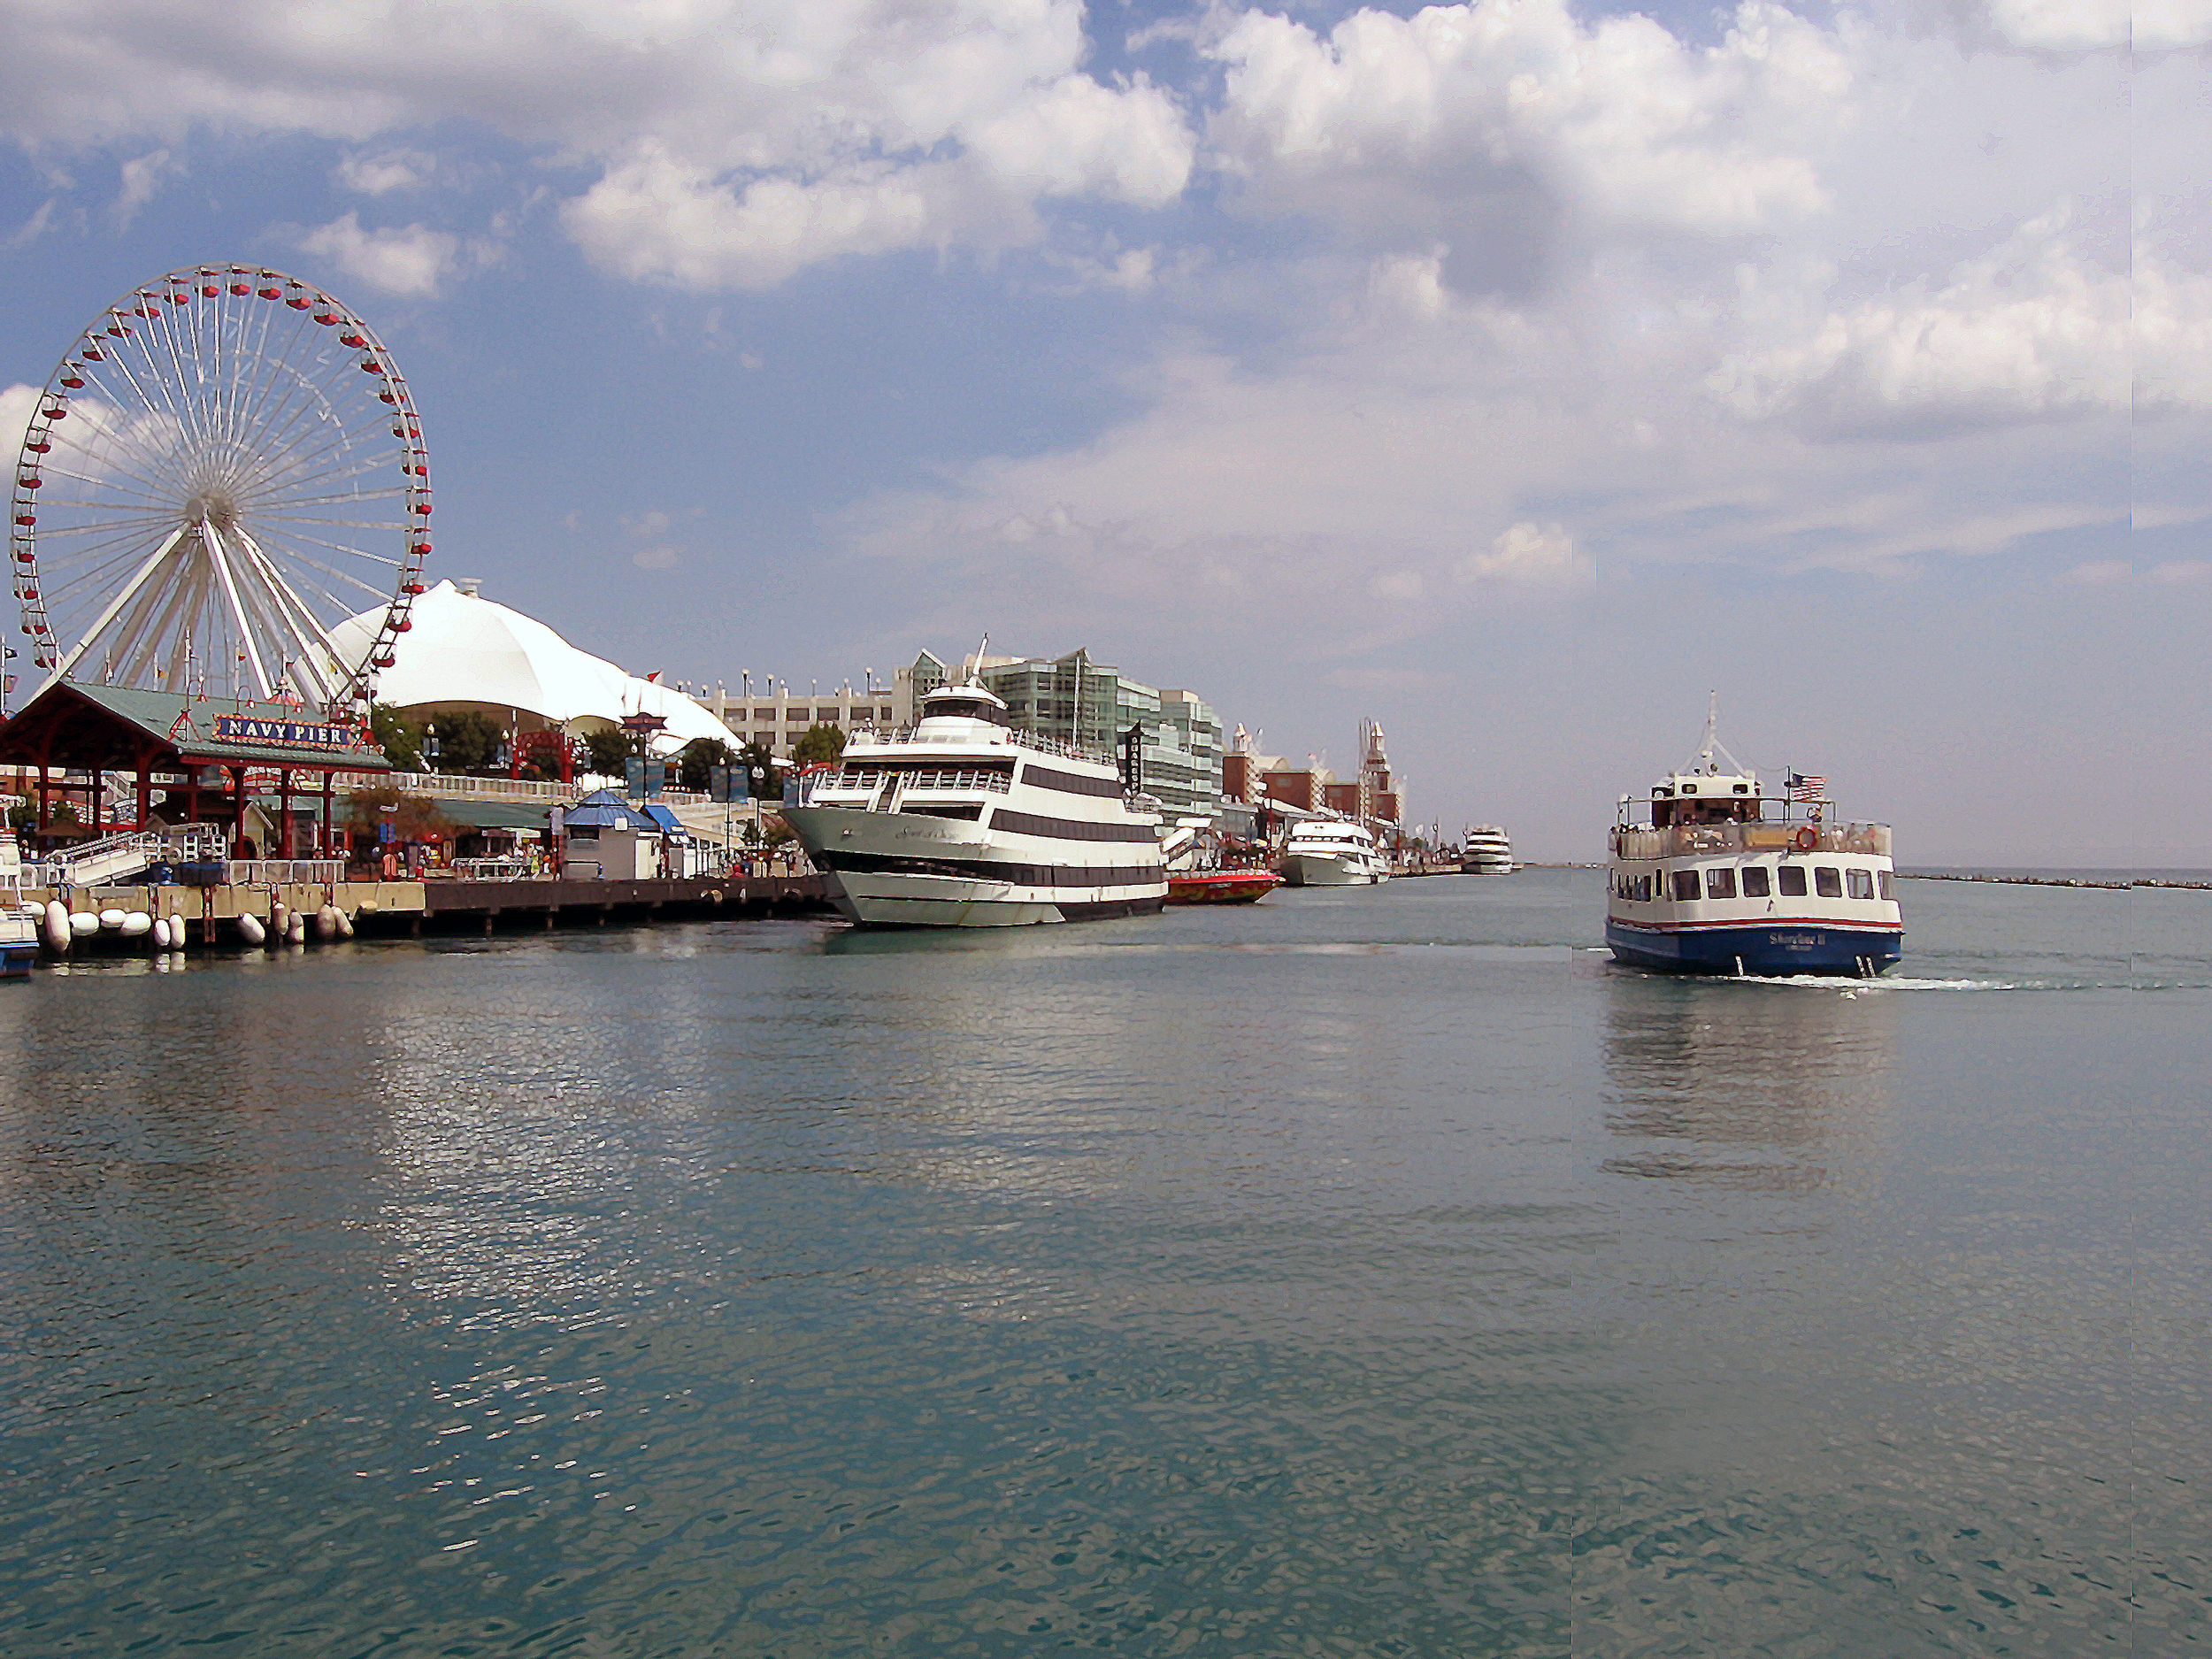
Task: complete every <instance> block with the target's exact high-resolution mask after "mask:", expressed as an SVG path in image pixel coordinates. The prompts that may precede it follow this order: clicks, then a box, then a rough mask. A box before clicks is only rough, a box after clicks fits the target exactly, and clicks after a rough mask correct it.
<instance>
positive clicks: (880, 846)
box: [783, 684, 1167, 927]
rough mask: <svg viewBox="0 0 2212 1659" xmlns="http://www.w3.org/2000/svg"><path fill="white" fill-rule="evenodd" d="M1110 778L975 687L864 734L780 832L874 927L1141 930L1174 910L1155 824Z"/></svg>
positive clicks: (852, 914)
mask: <svg viewBox="0 0 2212 1659" xmlns="http://www.w3.org/2000/svg"><path fill="white" fill-rule="evenodd" d="M1128 796H1129V792H1128V790H1127V788H1126V787H1125V783H1124V780H1123V779H1122V776H1121V774H1120V772H1119V770H1118V768H1117V767H1116V766H1115V764H1113V762H1111V761H1110V760H1107V759H1104V758H1102V757H1099V756H1096V755H1094V754H1091V753H1089V752H1088V751H1087V750H1083V749H1075V748H1072V747H1071V746H1070V745H1068V744H1065V743H1061V742H1056V741H1054V740H1052V739H1050V738H1046V737H1039V736H1035V735H1033V734H1032V733H1027V732H1016V731H1012V730H1010V729H1009V727H1008V726H1007V725H1006V704H1005V703H1002V702H1001V701H1000V700H999V699H998V698H997V697H996V696H995V695H993V694H992V693H991V692H989V691H988V690H987V689H985V688H984V687H981V686H979V685H972V684H971V685H962V686H946V687H941V688H940V689H938V690H936V691H933V692H931V693H929V694H928V695H926V696H925V697H924V698H923V699H922V715H921V718H920V719H919V720H918V722H916V724H915V726H914V727H913V729H912V730H911V731H909V732H900V733H856V734H855V735H854V736H853V737H852V739H851V740H850V741H848V742H847V744H846V745H845V753H844V757H843V759H842V762H841V764H839V765H838V766H836V767H835V768H833V769H832V768H825V769H824V770H822V771H820V772H813V773H810V774H809V775H808V777H807V778H806V779H805V780H803V792H802V797H801V800H800V803H799V804H797V805H795V806H787V807H786V808H785V809H784V814H783V815H784V818H785V819H786V820H787V822H788V823H789V824H790V826H791V828H792V831H793V833H795V834H796V835H797V836H798V838H799V841H800V844H801V845H802V846H803V847H804V848H805V849H806V852H807V856H808V857H809V858H810V859H812V860H813V861H814V865H815V867H816V868H817V869H818V870H819V871H821V872H822V879H823V884H824V886H825V887H826V889H827V892H828V895H829V898H830V901H831V902H832V903H833V904H835V905H836V906H837V908H838V910H841V912H843V914H844V915H845V916H846V917H847V918H849V919H850V920H852V921H854V922H856V923H859V924H861V925H863V926H874V927H1007V926H1021V925H1023V924H1026V923H1035V922H1074V921H1089V920H1094V919H1097V918H1102V917H1109V916H1133V915H1141V914H1146V913H1149V912H1152V911H1156V910H1159V909H1160V907H1161V905H1162V904H1163V903H1164V902H1165V899H1166V896H1167V879H1166V874H1165V872H1164V869H1163V867H1162V862H1161V857H1160V846H1159V839H1158V837H1159V817H1158V815H1157V814H1156V813H1152V812H1145V811H1141V810H1137V809H1136V808H1135V807H1134V806H1133V804H1132V803H1131V801H1130V799H1129V798H1128Z"/></svg>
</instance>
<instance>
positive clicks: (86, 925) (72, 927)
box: [69, 910, 100, 939]
mask: <svg viewBox="0 0 2212 1659" xmlns="http://www.w3.org/2000/svg"><path fill="white" fill-rule="evenodd" d="M69 931H70V932H71V933H74V934H75V935H76V936H77V937H78V938H79V939H88V938H89V937H91V936H92V935H93V934H94V933H98V932H99V931H100V918H98V917H96V916H95V915H94V914H93V913H92V912H91V911H90V910H73V911H71V912H70V915H69Z"/></svg>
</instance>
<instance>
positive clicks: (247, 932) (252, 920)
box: [238, 910, 269, 945]
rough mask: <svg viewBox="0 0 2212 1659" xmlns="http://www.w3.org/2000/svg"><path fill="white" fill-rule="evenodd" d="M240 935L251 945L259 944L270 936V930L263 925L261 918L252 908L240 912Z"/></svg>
mask: <svg viewBox="0 0 2212 1659" xmlns="http://www.w3.org/2000/svg"><path fill="white" fill-rule="evenodd" d="M238 936H239V938H241V939H242V940H244V941H246V942H247V943H248V944H250V945H257V944H259V943H260V942H261V941H263V940H265V939H266V938H267V937H268V936H269V930H268V929H267V928H265V927H264V926H262V925H261V918H259V917H258V916H256V915H254V914H253V913H252V912H251V911H250V910H241V911H240V912H239V914H238Z"/></svg>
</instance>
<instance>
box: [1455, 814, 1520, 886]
mask: <svg viewBox="0 0 2212 1659" xmlns="http://www.w3.org/2000/svg"><path fill="white" fill-rule="evenodd" d="M1460 847H1461V856H1460V860H1459V872H1460V874H1462V875H1466V876H1509V875H1511V874H1512V873H1513V843H1512V841H1510V840H1509V839H1508V837H1507V835H1506V833H1505V832H1504V831H1503V830H1502V829H1501V828H1499V827H1498V826H1496V825H1495V824H1471V825H1469V826H1467V833H1466V834H1465V835H1464V836H1463V837H1462V838H1461V842H1460Z"/></svg>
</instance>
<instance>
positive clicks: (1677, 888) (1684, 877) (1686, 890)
mask: <svg viewBox="0 0 2212 1659" xmlns="http://www.w3.org/2000/svg"><path fill="white" fill-rule="evenodd" d="M1674 896H1675V897H1676V898H1678V899H1694V898H1695V897H1696V896H1697V872H1696V871H1694V870H1678V871H1676V872H1674Z"/></svg>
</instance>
